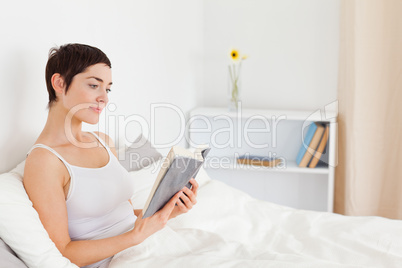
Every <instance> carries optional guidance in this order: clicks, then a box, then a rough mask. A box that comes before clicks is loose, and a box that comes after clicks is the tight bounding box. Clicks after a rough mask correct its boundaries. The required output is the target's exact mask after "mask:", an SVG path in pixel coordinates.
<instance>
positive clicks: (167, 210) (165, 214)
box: [158, 191, 183, 218]
mask: <svg viewBox="0 0 402 268" xmlns="http://www.w3.org/2000/svg"><path fill="white" fill-rule="evenodd" d="M182 195H183V192H182V191H180V192H178V193H176V194H175V195H174V196H173V197H172V198H171V199H170V200H169V202H167V203H166V205H165V206H164V207H163V208H162V209H161V210H159V211H158V212H159V213H160V214H161V216H162V217H166V218H169V216H170V213H172V211H173V209H174V207H175V204H176V202H177V201H178V200H179V198H180V197H181V196H182Z"/></svg>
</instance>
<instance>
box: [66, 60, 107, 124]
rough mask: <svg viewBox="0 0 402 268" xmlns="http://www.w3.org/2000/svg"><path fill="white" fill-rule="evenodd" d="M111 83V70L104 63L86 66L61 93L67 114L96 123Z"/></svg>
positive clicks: (105, 102)
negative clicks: (64, 92)
mask: <svg viewBox="0 0 402 268" xmlns="http://www.w3.org/2000/svg"><path fill="white" fill-rule="evenodd" d="M111 85H112V71H111V69H110V68H109V66H107V65H106V64H104V63H98V64H95V65H92V66H89V67H88V68H86V70H85V71H84V72H82V73H79V74H77V75H75V76H74V77H73V80H72V82H71V84H70V88H69V89H68V91H67V94H66V95H63V98H62V99H63V101H62V103H63V105H64V107H65V108H66V109H68V111H69V115H70V116H72V117H74V118H76V119H78V120H79V121H82V122H86V123H89V124H96V123H98V121H99V115H100V113H101V112H102V110H103V108H105V106H106V104H107V103H108V101H109V99H108V96H107V94H108V93H109V91H110V87H111Z"/></svg>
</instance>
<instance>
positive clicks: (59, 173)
mask: <svg viewBox="0 0 402 268" xmlns="http://www.w3.org/2000/svg"><path fill="white" fill-rule="evenodd" d="M66 175H68V171H67V169H66V167H65V166H64V164H63V163H62V162H61V161H60V160H59V158H58V157H57V156H56V155H54V154H53V153H51V152H50V151H48V150H47V149H44V148H35V149H34V150H32V152H31V153H30V154H29V155H28V157H27V158H26V160H25V168H24V179H23V180H24V184H26V183H30V182H32V183H35V184H36V183H39V182H40V184H42V183H47V181H48V180H49V181H50V182H51V184H54V183H57V184H59V183H60V185H61V186H62V187H63V185H64V181H65V178H66ZM55 178H58V179H57V180H55Z"/></svg>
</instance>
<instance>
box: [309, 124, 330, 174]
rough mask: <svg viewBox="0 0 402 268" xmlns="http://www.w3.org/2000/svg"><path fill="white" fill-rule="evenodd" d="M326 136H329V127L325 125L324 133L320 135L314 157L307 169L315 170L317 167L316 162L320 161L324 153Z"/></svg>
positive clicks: (326, 141)
mask: <svg viewBox="0 0 402 268" xmlns="http://www.w3.org/2000/svg"><path fill="white" fill-rule="evenodd" d="M328 136H329V125H328V124H327V125H326V126H325V131H324V134H323V135H322V139H321V141H320V144H319V145H318V147H317V150H316V152H315V154H314V156H313V157H312V159H311V161H310V164H309V165H308V167H309V168H315V167H316V166H317V164H318V161H319V160H320V158H321V156H322V154H323V152H324V149H325V148H326V146H327V143H328Z"/></svg>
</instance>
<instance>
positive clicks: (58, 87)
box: [51, 73, 65, 94]
mask: <svg viewBox="0 0 402 268" xmlns="http://www.w3.org/2000/svg"><path fill="white" fill-rule="evenodd" d="M51 81H52V86H53V88H54V90H55V91H56V93H60V94H62V93H64V89H65V88H64V86H65V85H64V78H63V77H62V76H61V75H60V74H59V73H55V74H53V75H52V79H51Z"/></svg>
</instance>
